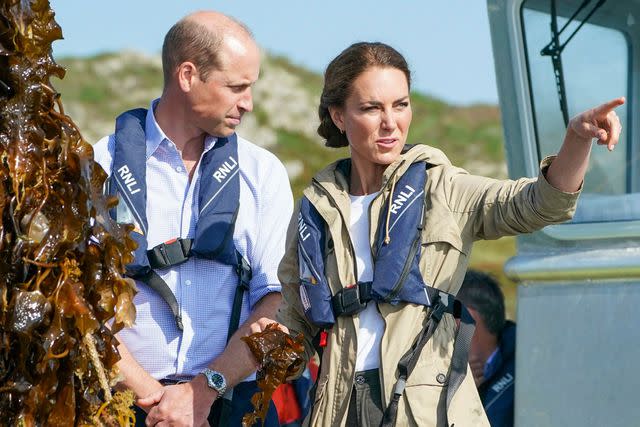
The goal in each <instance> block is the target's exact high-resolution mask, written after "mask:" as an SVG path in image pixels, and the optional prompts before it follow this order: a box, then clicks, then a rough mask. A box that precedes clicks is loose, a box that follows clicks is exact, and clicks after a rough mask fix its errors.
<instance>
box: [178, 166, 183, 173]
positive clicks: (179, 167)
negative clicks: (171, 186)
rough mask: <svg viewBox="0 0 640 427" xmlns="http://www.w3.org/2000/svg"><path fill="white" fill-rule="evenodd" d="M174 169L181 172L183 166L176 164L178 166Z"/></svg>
mask: <svg viewBox="0 0 640 427" xmlns="http://www.w3.org/2000/svg"><path fill="white" fill-rule="evenodd" d="M176 170H177V171H178V172H182V171H183V170H184V168H183V167H182V166H178V167H177V168H176Z"/></svg>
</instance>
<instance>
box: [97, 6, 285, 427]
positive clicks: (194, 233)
mask: <svg viewBox="0 0 640 427" xmlns="http://www.w3.org/2000/svg"><path fill="white" fill-rule="evenodd" d="M162 62H163V72H164V89H163V92H162V95H161V97H160V98H159V99H157V100H155V101H153V102H152V103H151V108H150V109H149V110H148V111H146V110H132V111H129V112H126V113H124V114H122V115H121V116H120V117H119V118H118V119H117V121H116V132H115V133H114V134H113V135H110V136H109V137H106V138H103V139H102V140H101V141H99V142H98V143H97V144H96V145H95V147H94V150H95V156H96V160H97V161H98V162H99V163H100V164H101V165H102V167H103V168H104V169H105V170H106V171H108V172H109V173H110V178H109V191H110V193H112V194H114V195H117V196H118V197H119V198H120V203H119V205H118V207H117V209H116V213H115V216H116V217H117V219H118V221H119V222H132V223H134V226H135V229H134V231H133V232H132V236H133V237H134V238H135V239H136V240H137V241H138V243H139V244H140V247H139V248H138V250H137V251H136V258H135V261H134V262H133V263H131V264H129V265H128V266H127V272H128V275H130V276H131V277H133V278H134V279H136V284H137V287H138V294H137V295H136V297H135V300H134V302H135V305H136V310H137V317H136V324H135V325H134V326H133V327H132V328H129V329H125V330H123V331H121V332H120V333H119V334H118V338H119V340H120V342H121V345H120V347H119V350H120V353H121V356H122V360H121V361H120V363H119V368H120V370H121V373H122V376H123V378H124V379H123V381H122V383H121V384H120V385H119V386H120V387H126V388H129V389H131V390H133V391H134V392H135V394H136V396H137V397H138V400H137V401H136V404H137V406H138V408H137V412H138V414H137V416H138V420H137V421H138V425H144V422H145V421H144V417H145V414H144V412H142V411H141V410H140V408H142V409H144V411H145V412H147V413H148V414H147V415H146V425H155V424H158V423H161V424H162V425H163V426H164V425H172V426H174V425H175V426H178V425H180V426H182V425H189V426H191V425H195V426H201V425H207V417H209V422H210V423H211V425H215V423H217V422H221V423H223V425H229V426H236V425H240V419H241V417H242V415H243V414H244V413H245V412H247V411H249V410H251V409H252V406H251V403H250V402H249V399H250V397H251V396H252V395H253V393H254V392H255V391H256V384H255V381H248V382H243V381H245V380H247V377H248V376H250V375H252V373H253V372H254V371H255V370H256V368H257V365H256V361H255V359H254V358H253V356H252V355H251V353H250V351H249V350H248V347H247V346H246V344H245V343H244V342H242V341H241V340H240V338H241V337H242V336H246V335H249V334H251V333H253V332H257V331H259V330H262V329H263V328H264V327H265V326H266V325H267V324H269V323H272V322H273V321H272V320H271V319H274V317H275V312H276V308H277V307H278V305H279V303H280V293H279V292H280V285H279V282H278V279H277V274H276V273H277V266H278V263H279V261H280V258H281V256H282V254H283V251H284V238H285V234H286V229H287V226H288V223H289V219H290V217H291V213H292V209H293V201H292V195H291V189H290V186H289V182H288V177H287V174H286V170H285V168H284V166H283V165H282V163H280V162H279V161H278V160H277V159H276V157H275V156H274V155H272V154H271V153H269V152H267V151H266V150H264V149H261V148H259V147H257V146H255V145H253V144H251V143H250V142H248V141H246V140H244V139H242V138H241V137H239V136H237V135H236V134H235V129H236V127H237V126H238V125H239V124H240V121H241V119H242V116H243V115H244V113H246V112H250V111H251V110H252V108H253V103H252V102H253V101H252V95H251V88H252V85H253V84H254V82H255V81H256V79H257V78H258V74H259V68H260V53H259V50H258V47H257V45H256V43H255V41H254V40H253V37H252V35H251V33H250V32H249V30H248V29H247V28H246V27H245V26H244V25H243V24H241V23H239V22H237V21H235V20H233V19H231V18H229V17H227V16H225V15H222V14H220V13H217V12H208V11H207V12H197V13H193V14H191V15H189V16H187V17H185V18H183V19H182V20H180V21H179V22H178V23H176V24H175V25H174V26H173V27H172V28H171V29H170V30H169V32H168V33H167V35H166V37H165V40H164V44H163V48H162ZM236 299H237V302H234V300H236ZM239 303H241V305H240V304H239ZM240 307H241V309H240ZM234 308H235V311H234ZM234 323H235V324H236V325H237V324H239V328H237V326H234ZM236 329H237V330H236ZM234 331H235V333H234ZM228 337H230V338H228ZM227 341H228V342H227ZM249 379H251V378H249ZM232 387H233V396H234V399H233V401H232V402H233V403H232V405H229V399H227V398H229V397H230V394H231V393H229V392H228V390H231V389H232ZM223 395H224V397H225V398H224V399H223ZM214 402H216V404H215V405H214V406H213V409H212V404H213V403H214ZM210 409H211V414H210ZM221 417H222V418H223V421H219V420H220V418H221ZM274 417H275V419H274ZM267 418H268V419H267V423H266V424H265V425H277V424H270V422H275V423H277V414H276V413H275V410H274V409H273V408H272V409H271V411H270V414H269V416H268V417H267Z"/></svg>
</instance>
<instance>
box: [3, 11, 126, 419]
mask: <svg viewBox="0 0 640 427" xmlns="http://www.w3.org/2000/svg"><path fill="white" fill-rule="evenodd" d="M61 38H62V32H61V29H60V27H59V26H58V24H57V23H56V22H55V19H54V14H53V12H52V11H51V9H50V6H49V2H48V1H47V0H35V1H28V0H23V1H12V0H4V1H2V3H1V4H0V217H1V218H2V223H1V227H0V414H1V417H2V422H3V424H4V425H22V426H39V425H53V426H67V425H69V426H73V425H127V424H129V423H130V422H131V417H132V414H131V413H130V410H129V406H130V404H131V402H132V399H133V396H132V395H131V394H130V393H116V395H114V396H112V394H111V387H112V385H113V384H114V383H115V381H116V380H117V370H116V369H115V364H116V363H117V361H118V360H119V355H118V352H117V350H116V347H117V345H118V343H117V341H116V339H115V337H114V334H115V333H116V332H117V331H118V330H120V329H121V328H123V327H125V326H128V325H130V324H131V323H132V322H133V320H134V317H135V308H134V306H133V303H132V299H133V295H134V293H135V288H134V284H133V282H132V281H131V280H128V279H123V278H122V275H121V274H122V272H123V271H124V265H125V264H126V263H128V262H130V261H131V259H132V258H131V251H132V250H133V249H134V243H133V241H132V240H131V239H130V238H129V237H128V231H129V229H128V228H126V227H123V226H120V225H118V224H116V223H115V222H113V221H112V220H111V219H110V217H109V215H108V209H109V208H112V207H113V206H114V205H115V203H116V201H115V200H111V199H106V198H105V197H104V196H103V194H102V190H103V184H104V181H105V178H106V174H105V173H104V171H103V170H102V169H101V168H100V166H99V165H98V164H97V163H95V162H94V161H93V149H92V148H91V146H90V145H89V144H88V143H87V142H85V141H84V140H83V138H82V136H81V134H80V132H79V131H78V129H77V127H76V126H75V124H74V123H73V122H72V120H71V119H70V118H69V117H68V116H66V115H65V113H64V109H63V106H62V102H61V100H60V95H59V94H58V93H57V92H56V91H55V89H54V88H53V86H52V84H51V81H50V79H51V77H52V76H55V77H58V78H63V77H64V69H63V68H62V67H60V66H59V65H57V64H56V63H55V61H54V60H53V58H52V56H51V44H52V42H53V41H55V40H58V39H61ZM109 323H111V327H110V328H109V327H107V325H108V324H109Z"/></svg>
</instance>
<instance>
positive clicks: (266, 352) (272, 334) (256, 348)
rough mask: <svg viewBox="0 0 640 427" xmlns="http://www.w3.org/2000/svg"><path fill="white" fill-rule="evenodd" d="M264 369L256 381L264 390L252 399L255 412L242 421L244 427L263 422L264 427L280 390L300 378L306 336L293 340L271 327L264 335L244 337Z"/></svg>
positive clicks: (259, 333)
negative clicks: (272, 397)
mask: <svg viewBox="0 0 640 427" xmlns="http://www.w3.org/2000/svg"><path fill="white" fill-rule="evenodd" d="M242 340H243V341H245V342H246V343H247V345H248V346H249V349H250V350H251V353H252V354H253V356H254V357H255V358H256V360H257V361H258V364H259V365H260V367H259V369H258V373H257V375H256V379H257V382H258V388H259V389H260V390H259V391H258V392H257V393H256V394H254V395H253V396H252V397H251V403H252V404H253V407H254V411H253V412H251V413H248V414H246V415H245V416H244V417H243V418H242V426H243V427H249V426H253V425H254V424H255V423H257V422H258V420H260V423H261V424H264V420H265V417H266V415H267V411H268V410H269V402H270V401H271V396H272V395H273V392H274V391H275V390H276V388H277V387H278V386H279V385H280V384H282V383H284V382H285V381H286V380H287V379H288V378H291V377H293V376H295V375H296V374H298V373H299V372H300V370H301V369H302V366H303V365H304V359H303V358H302V354H303V353H304V344H303V336H302V334H298V335H297V336H296V337H292V336H291V335H289V334H286V333H285V332H283V331H281V330H280V329H279V326H278V324H277V323H271V324H269V325H267V327H266V328H265V329H264V330H263V331H262V332H256V333H254V334H251V335H249V336H247V337H242Z"/></svg>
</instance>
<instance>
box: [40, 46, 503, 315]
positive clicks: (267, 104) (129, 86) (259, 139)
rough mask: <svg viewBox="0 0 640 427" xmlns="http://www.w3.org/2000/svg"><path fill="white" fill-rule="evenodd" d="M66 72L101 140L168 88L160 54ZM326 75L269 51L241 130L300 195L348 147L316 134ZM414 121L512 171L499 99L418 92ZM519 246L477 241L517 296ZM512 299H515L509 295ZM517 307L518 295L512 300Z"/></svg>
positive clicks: (421, 131)
mask: <svg viewBox="0 0 640 427" xmlns="http://www.w3.org/2000/svg"><path fill="white" fill-rule="evenodd" d="M58 62H59V63H60V64H61V65H63V66H64V67H66V69H67V75H66V76H65V78H64V79H63V80H61V81H54V82H53V84H54V86H55V87H56V89H57V90H58V91H59V92H60V93H61V94H62V101H63V104H64V107H65V112H66V113H67V114H68V115H69V116H71V118H72V119H73V120H74V121H75V122H76V123H77V124H78V126H79V127H80V129H81V130H82V132H83V135H84V137H85V138H86V139H87V140H88V141H89V142H95V141H97V140H98V139H100V138H101V137H102V136H104V135H107V134H110V133H112V132H113V126H114V118H115V117H116V116H117V115H118V114H119V113H120V112H122V111H124V110H126V109H129V108H134V107H148V105H149V102H150V100H151V99H153V98H156V97H158V96H159V94H160V92H161V89H162V70H161V61H160V57H159V56H147V55H142V54H139V53H135V52H120V53H113V54H103V55H98V56H94V57H90V58H58ZM321 89H322V76H321V75H319V74H316V73H313V72H311V71H309V70H306V69H304V68H302V67H299V66H296V65H294V64H292V63H291V62H290V61H288V60H287V59H286V58H282V57H273V56H268V55H265V56H264V58H263V66H262V70H261V76H260V80H259V81H258V83H257V84H256V86H255V88H254V106H255V107H254V112H253V113H251V114H248V115H246V116H245V118H244V119H243V124H242V126H241V128H240V129H239V133H240V134H241V135H243V136H244V137H245V138H247V139H249V140H251V141H253V142H254V143H256V144H259V145H262V146H264V147H265V148H267V149H268V150H270V151H272V152H273V153H275V154H276V155H277V156H278V157H279V158H280V159H281V160H282V161H283V162H284V163H285V165H286V166H287V170H288V172H289V177H290V179H291V185H292V188H293V191H294V195H295V196H296V197H299V196H300V194H301V191H302V189H303V188H304V186H305V185H307V183H308V182H309V181H310V179H311V177H312V176H313V175H314V174H315V172H317V171H318V170H319V169H321V168H322V167H324V166H326V165H327V164H328V163H330V162H332V161H334V160H336V159H338V158H341V157H345V156H347V155H348V151H347V150H346V149H339V150H336V149H329V148H326V147H324V145H323V141H322V140H321V138H320V137H319V136H318V135H317V134H316V128H317V126H318V118H317V104H318V99H319V97H320V91H321ZM411 103H412V109H413V122H412V125H411V130H410V134H409V142H411V143H425V144H429V145H432V146H435V147H438V148H440V149H442V150H443V151H444V152H445V153H446V154H447V155H448V156H449V158H450V159H451V161H452V162H453V163H454V164H456V165H459V166H462V167H464V168H466V169H467V170H469V171H470V172H471V173H475V174H481V175H488V176H493V177H497V178H503V177H506V167H505V164H504V150H503V136H502V128H501V124H500V113H499V110H498V108H497V107H496V106H494V105H474V106H469V107H459V106H452V105H449V104H447V103H445V102H442V101H441V100H438V99H435V98H432V97H430V96H427V95H424V94H420V93H413V94H412V99H411ZM514 252H515V243H514V240H513V239H501V240H499V241H496V242H482V243H480V244H478V245H476V250H474V254H473V256H472V265H473V266H476V267H478V268H482V269H484V270H489V271H491V272H493V273H494V274H496V275H497V276H498V277H499V279H500V280H501V282H502V283H503V284H504V286H505V292H506V293H507V294H508V295H510V296H511V297H512V296H513V293H514V291H513V286H512V285H511V284H510V283H509V282H508V281H507V280H506V279H505V278H504V276H503V275H502V273H501V271H502V264H503V263H504V261H505V259H506V258H508V257H509V256H511V255H512V254H513V253H514ZM510 300H511V301H512V300H513V299H512V298H510ZM509 308H510V313H511V314H513V303H512V302H510V303H509Z"/></svg>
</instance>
